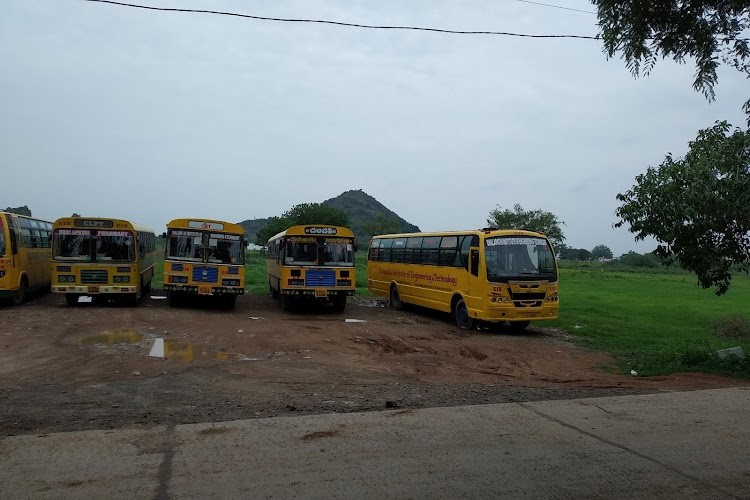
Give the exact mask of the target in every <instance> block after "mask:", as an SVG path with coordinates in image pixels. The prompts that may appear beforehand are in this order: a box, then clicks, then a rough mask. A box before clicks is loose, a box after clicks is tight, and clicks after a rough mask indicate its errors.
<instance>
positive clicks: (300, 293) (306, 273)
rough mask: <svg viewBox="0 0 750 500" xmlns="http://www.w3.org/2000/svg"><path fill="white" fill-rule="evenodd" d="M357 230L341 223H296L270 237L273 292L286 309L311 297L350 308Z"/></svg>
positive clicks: (268, 256)
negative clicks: (347, 305)
mask: <svg viewBox="0 0 750 500" xmlns="http://www.w3.org/2000/svg"><path fill="white" fill-rule="evenodd" d="M355 245H356V243H355V240H354V233H353V232H352V230H351V229H349V228H346V227H338V226H325V225H316V224H308V225H301V226H292V227H290V228H289V229H287V230H286V231H282V232H280V233H279V234H277V235H276V236H274V237H272V238H270V239H269V240H268V246H267V251H266V257H267V262H266V268H267V271H268V287H269V289H270V291H271V295H272V296H273V297H274V298H278V299H279V300H280V302H281V308H282V309H284V310H285V311H286V310H288V309H289V308H290V306H291V305H292V303H293V302H294V301H295V300H302V299H310V300H317V301H321V302H328V303H332V304H333V307H334V308H336V309H338V310H344V308H346V297H347V296H348V295H354V289H355V287H356V279H355V272H354V252H355V251H356V248H355Z"/></svg>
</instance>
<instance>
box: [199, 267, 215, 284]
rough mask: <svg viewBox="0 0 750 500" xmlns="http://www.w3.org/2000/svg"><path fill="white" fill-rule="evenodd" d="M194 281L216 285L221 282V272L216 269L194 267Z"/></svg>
mask: <svg viewBox="0 0 750 500" xmlns="http://www.w3.org/2000/svg"><path fill="white" fill-rule="evenodd" d="M193 281H199V282H201V283H216V282H217V281H219V270H218V269H217V268H215V267H194V268H193Z"/></svg>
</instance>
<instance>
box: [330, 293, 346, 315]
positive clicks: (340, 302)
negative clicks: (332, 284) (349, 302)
mask: <svg viewBox="0 0 750 500" xmlns="http://www.w3.org/2000/svg"><path fill="white" fill-rule="evenodd" d="M333 309H334V310H336V311H343V310H344V309H346V295H336V298H335V299H333Z"/></svg>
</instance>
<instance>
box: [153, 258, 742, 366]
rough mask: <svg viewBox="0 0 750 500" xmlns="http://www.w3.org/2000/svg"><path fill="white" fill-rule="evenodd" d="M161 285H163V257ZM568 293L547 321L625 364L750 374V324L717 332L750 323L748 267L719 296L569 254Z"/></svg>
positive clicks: (655, 271)
mask: <svg viewBox="0 0 750 500" xmlns="http://www.w3.org/2000/svg"><path fill="white" fill-rule="evenodd" d="M356 271H357V294H369V292H368V291H367V257H366V252H365V251H359V252H357V256H356ZM246 273H247V275H246V276H247V283H248V285H247V291H248V293H251V294H267V293H268V281H267V279H266V261H265V256H264V255H263V254H262V253H261V252H259V251H248V252H247V254H246ZM153 286H154V288H161V286H162V260H161V258H159V260H158V262H157V266H156V276H154V280H153ZM560 298H561V301H560V304H561V305H560V318H559V319H557V320H555V321H545V322H543V323H540V325H541V326H554V327H557V328H561V329H563V330H566V331H568V332H569V333H571V334H572V335H573V337H574V338H575V339H576V341H577V342H578V343H580V344H582V345H584V346H586V347H589V348H591V349H595V350H599V351H604V352H608V353H610V354H613V355H614V356H615V357H616V358H617V360H618V362H619V365H618V369H619V370H620V371H624V372H626V373H628V372H630V370H636V372H638V374H639V375H659V374H667V373H675V372H683V371H701V372H710V373H721V374H726V375H732V376H739V377H746V378H750V332H747V333H746V334H744V335H743V334H740V335H737V334H734V335H733V338H727V337H723V336H719V335H716V334H715V333H714V330H715V329H716V327H717V325H718V324H719V323H721V322H722V321H724V322H729V323H731V324H732V327H733V328H734V329H733V330H732V331H736V329H737V327H738V325H739V327H740V329H743V328H745V326H744V325H747V324H750V321H747V320H750V317H749V316H750V307H749V305H750V278H748V276H747V275H745V274H740V275H737V276H735V278H734V280H733V281H732V286H731V288H730V290H729V292H728V293H727V294H726V295H724V296H723V297H717V296H716V295H715V294H714V293H713V291H712V290H704V289H702V288H700V287H699V286H698V285H697V279H696V277H695V276H694V275H692V274H689V273H687V272H684V271H681V270H679V269H678V268H674V267H672V268H628V267H625V266H621V265H612V264H611V263H607V264H600V263H596V262H594V263H570V262H562V263H561V269H560ZM743 313H744V315H743ZM742 331H744V330H742ZM734 346H741V347H742V348H743V349H744V351H745V353H746V356H747V357H746V358H745V360H744V361H741V362H738V361H737V360H735V359H731V358H730V359H729V360H720V359H718V357H717V356H716V355H715V354H714V353H715V351H716V350H718V349H723V348H727V347H734Z"/></svg>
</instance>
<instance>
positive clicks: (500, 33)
mask: <svg viewBox="0 0 750 500" xmlns="http://www.w3.org/2000/svg"><path fill="white" fill-rule="evenodd" d="M85 1H86V2H95V3H106V4H110V5H118V6H121V7H133V8H136V9H145V10H158V11H162V12H188V13H195V14H215V15H221V16H232V17H242V18H247V19H256V20H260V21H277V22H285V23H317V24H332V25H335V26H348V27H352V28H366V29H379V30H414V31H431V32H434V33H448V34H452V35H497V36H516V37H524V38H578V39H584V40H598V39H599V37H598V36H588V35H529V34H526V33H510V32H506V31H460V30H448V29H440V28H425V27H419V26H382V25H372V24H356V23H344V22H340V21H327V20H323V19H295V18H284V17H265V16H253V15H250V14H239V13H237V12H223V11H217V10H202V9H177V8H171V7H154V6H151V5H138V4H132V3H124V2H115V1H112V0H85Z"/></svg>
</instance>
